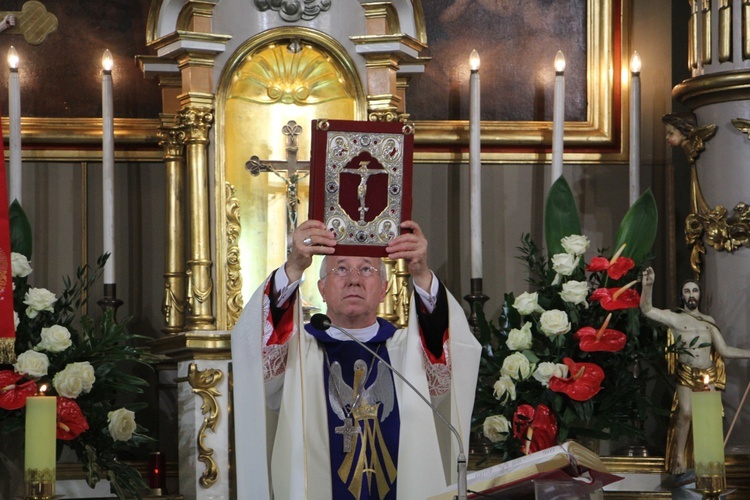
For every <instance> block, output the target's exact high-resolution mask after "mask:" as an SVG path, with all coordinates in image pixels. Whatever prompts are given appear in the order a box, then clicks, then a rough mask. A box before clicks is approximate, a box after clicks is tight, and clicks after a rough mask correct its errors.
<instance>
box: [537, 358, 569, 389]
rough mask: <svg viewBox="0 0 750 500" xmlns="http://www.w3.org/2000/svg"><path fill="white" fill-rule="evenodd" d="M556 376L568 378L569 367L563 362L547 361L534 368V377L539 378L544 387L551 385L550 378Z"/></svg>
mask: <svg viewBox="0 0 750 500" xmlns="http://www.w3.org/2000/svg"><path fill="white" fill-rule="evenodd" d="M553 376H555V377H560V378H567V376H568V367H567V366H565V365H564V364H562V363H550V362H549V361H545V362H543V363H539V365H538V366H537V367H536V370H534V375H533V377H534V379H536V380H538V381H539V382H540V383H541V384H542V385H543V386H544V387H549V379H550V378H552V377H553Z"/></svg>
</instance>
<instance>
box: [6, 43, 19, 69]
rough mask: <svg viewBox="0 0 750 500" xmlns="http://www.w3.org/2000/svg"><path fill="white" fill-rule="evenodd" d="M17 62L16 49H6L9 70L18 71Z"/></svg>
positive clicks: (12, 47) (11, 47)
mask: <svg viewBox="0 0 750 500" xmlns="http://www.w3.org/2000/svg"><path fill="white" fill-rule="evenodd" d="M18 62H19V58H18V52H17V51H16V48H15V47H14V46H12V45H11V46H10V48H9V49H8V66H9V67H10V69H18Z"/></svg>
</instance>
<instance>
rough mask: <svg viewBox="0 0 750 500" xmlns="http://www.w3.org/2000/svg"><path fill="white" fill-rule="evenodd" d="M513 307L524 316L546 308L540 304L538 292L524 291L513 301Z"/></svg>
mask: <svg viewBox="0 0 750 500" xmlns="http://www.w3.org/2000/svg"><path fill="white" fill-rule="evenodd" d="M513 307H514V308H515V309H516V310H517V311H518V313H519V314H521V315H523V316H528V315H529V314H531V313H533V312H543V311H544V309H542V308H541V307H540V306H539V296H538V295H537V293H536V292H534V293H529V292H523V293H522V294H521V295H519V296H518V297H516V300H514V301H513Z"/></svg>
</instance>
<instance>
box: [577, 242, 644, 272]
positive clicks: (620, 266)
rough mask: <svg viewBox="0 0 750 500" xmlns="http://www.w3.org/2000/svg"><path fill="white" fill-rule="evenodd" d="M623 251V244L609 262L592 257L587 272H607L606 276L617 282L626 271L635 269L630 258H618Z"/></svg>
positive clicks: (602, 258) (633, 262) (601, 258)
mask: <svg viewBox="0 0 750 500" xmlns="http://www.w3.org/2000/svg"><path fill="white" fill-rule="evenodd" d="M623 250H625V244H623V245H622V246H621V247H620V249H619V250H617V253H615V254H614V255H613V256H612V258H611V259H610V260H607V259H605V258H604V257H594V258H593V259H591V263H590V264H589V265H588V266H586V270H587V271H591V272H597V271H605V270H606V271H607V274H608V275H609V277H610V278H612V279H613V280H619V279H620V278H622V277H623V276H625V274H627V272H628V271H630V270H631V269H633V268H634V267H635V261H633V259H631V258H630V257H620V254H621V253H622V251H623Z"/></svg>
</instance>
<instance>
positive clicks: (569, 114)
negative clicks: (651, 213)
mask: <svg viewBox="0 0 750 500" xmlns="http://www.w3.org/2000/svg"><path fill="white" fill-rule="evenodd" d="M422 7H423V11H424V16H425V24H426V31H427V42H428V50H427V56H428V57H430V58H431V59H430V61H429V62H428V63H427V64H426V66H425V71H424V73H422V74H419V75H415V76H414V77H412V79H411V81H410V82H409V87H408V89H407V93H406V106H407V112H408V113H410V119H412V120H415V121H416V123H417V136H416V140H417V148H418V149H421V150H422V151H425V150H431V151H440V150H448V149H451V148H454V149H455V148H461V147H462V146H463V143H464V142H465V141H466V139H467V137H468V118H469V75H470V69H469V56H470V54H471V51H472V50H473V49H476V50H477V52H478V53H479V56H480V59H481V66H480V77H481V120H482V122H483V123H482V142H483V151H486V150H488V149H489V150H493V148H494V150H495V151H501V150H503V149H505V150H508V149H509V148H511V149H513V150H515V151H516V152H518V151H522V150H523V151H536V152H537V153H538V151H540V150H543V149H545V148H549V144H550V140H551V122H552V112H553V101H554V81H555V69H554V59H555V55H556V53H557V51H558V50H560V51H562V52H563V54H564V55H565V61H566V68H565V87H566V89H565V120H566V131H565V134H566V146H568V145H570V146H571V147H576V145H581V146H582V147H585V148H588V149H589V150H591V148H594V149H597V154H600V153H601V151H602V150H607V152H610V153H616V154H622V144H621V139H622V138H621V137H620V135H619V134H620V132H621V119H622V116H621V113H620V110H621V109H622V102H621V99H622V97H623V96H622V92H621V88H620V87H621V82H620V78H619V76H620V64H621V59H622V51H624V50H625V47H623V44H622V40H623V38H624V37H623V35H622V26H623V25H625V24H626V23H625V22H624V21H623V20H622V18H623V16H622V5H621V0H568V1H566V2H559V1H555V0H525V1H519V0H430V1H429V2H423V3H422ZM485 146H486V147H485Z"/></svg>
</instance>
